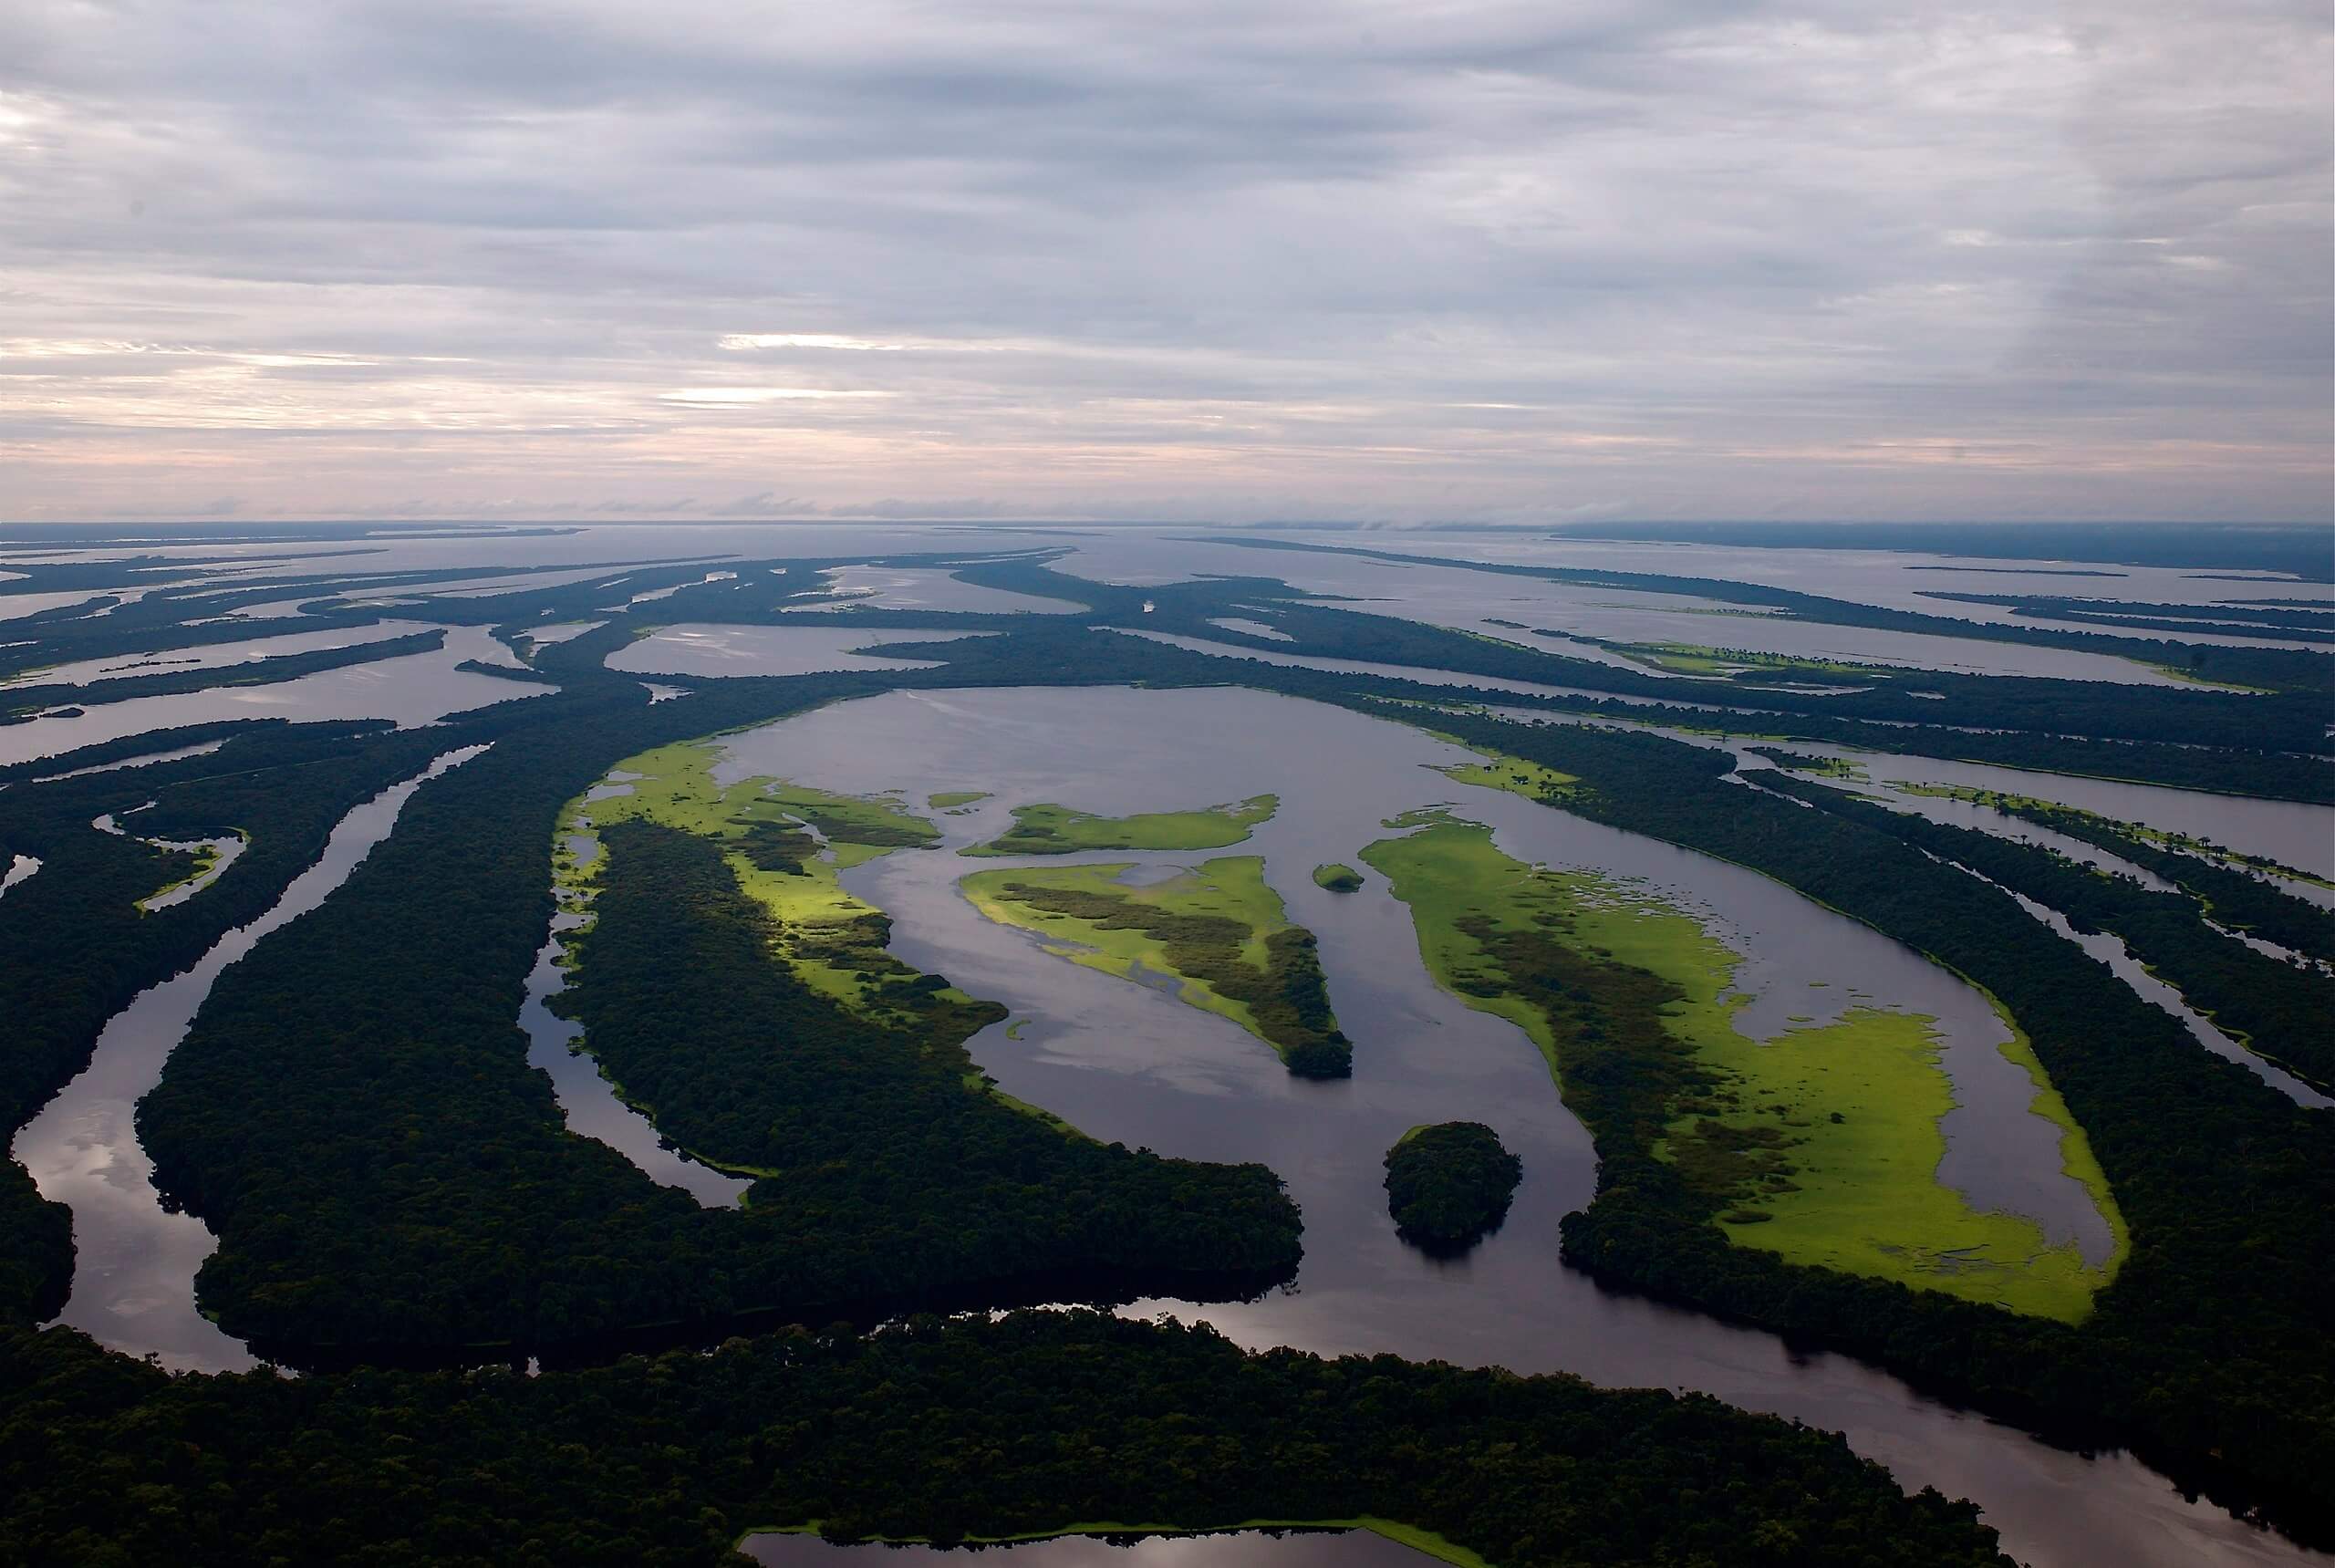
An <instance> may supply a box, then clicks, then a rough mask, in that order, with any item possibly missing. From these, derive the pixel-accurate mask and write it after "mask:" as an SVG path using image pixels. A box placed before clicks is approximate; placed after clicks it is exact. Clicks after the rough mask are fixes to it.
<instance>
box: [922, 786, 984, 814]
mask: <svg viewBox="0 0 2335 1568" xmlns="http://www.w3.org/2000/svg"><path fill="white" fill-rule="evenodd" d="M988 798H989V791H987V790H985V789H944V790H942V791H940V792H939V794H929V795H926V796H925V797H924V804H925V805H929V806H930V807H931V808H932V809H933V810H935V811H962V810H963V809H964V808H965V807H967V806H969V805H972V804H973V803H974V802H976V801H982V800H987V799H988Z"/></svg>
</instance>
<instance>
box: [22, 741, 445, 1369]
mask: <svg viewBox="0 0 2335 1568" xmlns="http://www.w3.org/2000/svg"><path fill="white" fill-rule="evenodd" d="M485 749H486V748H485V747H483V746H470V747H465V748H463V749H462V750H461V751H456V752H448V753H445V754H444V755H442V756H441V757H439V758H438V759H437V760H436V761H434V762H432V763H431V764H430V766H429V767H428V768H426V769H424V770H423V771H422V772H421V773H420V774H416V775H415V776H414V777H412V778H410V779H407V780H406V781H405V782H403V783H402V784H393V785H391V786H390V787H389V788H388V789H386V790H383V791H382V792H381V793H380V794H378V795H375V796H374V797H373V798H372V799H371V800H369V801H367V802H366V803H365V804H364V805H360V806H358V807H357V808H356V809H355V810H353V811H351V812H350V813H349V814H348V815H347V816H344V817H343V818H341V820H340V823H339V825H338V826H336V827H335V828H334V829H333V831H332V836H331V838H330V839H329V840H328V841H327V843H326V845H325V849H324V853H323V855H322V856H321V857H319V858H318V859H317V863H316V864H315V865H313V866H311V867H308V868H307V869H306V870H305V871H303V872H301V873H300V875H299V876H297V877H294V878H293V879H292V881H291V883H290V885H289V886H287V887H286V888H285V889H284V896H283V897H282V898H278V899H277V900H276V902H275V907H274V908H273V909H269V910H268V911H267V913H265V915H262V916H261V917H260V918H259V919H256V920H254V921H253V922H252V923H251V924H250V925H248V926H244V927H241V928H239V929H235V930H232V931H229V932H228V933H227V934H226V935H225V936H223V937H222V938H220V939H219V940H218V941H217V942H216V943H214V944H213V947H212V949H211V950H210V951H209V952H207V953H205V954H203V956H202V959H201V960H200V961H198V962H197V963H196V964H195V966H194V967H193V968H192V969H190V970H188V971H186V972H185V973H183V974H181V975H178V976H176V977H175V978H173V979H171V980H167V981H163V982H162V983H161V984H160V985H156V986H153V987H150V988H149V989H148V990H146V991H143V992H140V993H139V994H138V996H137V998H136V1000H134V1001H132V1002H130V1005H129V1006H128V1007H126V1008H124V1009H122V1011H121V1012H118V1013H116V1014H114V1016H113V1018H112V1019H111V1020H110V1021H109V1023H107V1024H106V1027H105V1031H104V1033H101V1034H100V1035H99V1037H98V1044H97V1049H96V1052H95V1053H94V1054H92V1055H91V1057H90V1059H89V1065H88V1067H87V1068H85V1069H83V1071H82V1072H81V1074H80V1075H79V1076H78V1077H77V1078H75V1079H74V1080H73V1081H72V1082H71V1083H69V1084H67V1085H66V1086H65V1087H64V1088H63V1089H62V1090H61V1091H59V1092H58V1094H57V1097H56V1098H55V1099H53V1100H51V1101H50V1102H49V1103H48V1105H47V1108H45V1109H44V1110H43V1111H42V1112H41V1114H40V1115H39V1116H36V1117H35V1118H33V1120H32V1121H31V1122H29V1123H28V1124H26V1127H25V1128H24V1130H23V1131H21V1132H19V1133H18V1134H17V1135H16V1146H15V1148H14V1153H15V1155H16V1158H17V1159H18V1160H19V1161H21V1162H22V1163H23V1165H24V1166H25V1168H26V1169H27V1170H29V1171H31V1172H32V1176H33V1180H34V1181H35V1182H36V1183H37V1184H38V1186H39V1188H40V1190H41V1195H42V1196H43V1197H45V1198H47V1199H50V1200H51V1201H52V1202H57V1203H62V1204H65V1205H66V1206H67V1207H68V1208H69V1209H71V1210H72V1211H73V1245H74V1250H75V1258H74V1267H73V1292H72V1295H71V1296H70V1298H69V1299H68V1300H67V1302H66V1303H65V1310H64V1312H63V1313H61V1314H59V1315H58V1318H57V1321H58V1322H60V1323H67V1324H72V1325H73V1326H74V1327H75V1328H78V1329H80V1330H82V1331H83V1332H84V1333H86V1334H89V1335H90V1336H91V1337H92V1338H94V1339H96V1340H97V1341H98V1342H99V1343H100V1344H102V1345H110V1346H112V1347H114V1348H116V1349H119V1350H123V1351H126V1352H128V1353H130V1355H152V1356H154V1357H155V1358H156V1359H157V1360H159V1361H160V1362H161V1364H162V1365H163V1366H168V1367H171V1368H172V1369H173V1370H184V1371H199V1372H233V1371H240V1370H243V1369H244V1368H247V1367H249V1366H253V1365H254V1357H253V1356H252V1354H251V1352H250V1351H248V1350H247V1349H245V1348H244V1344H243V1342H242V1341H241V1340H238V1339H234V1338H232V1337H230V1336H229V1335H228V1334H225V1333H224V1332H223V1331H222V1330H221V1329H220V1327H219V1326H218V1325H217V1324H214V1323H213V1322H212V1321H211V1320H210V1319H209V1318H207V1317H205V1316H204V1315H203V1314H202V1312H201V1311H199V1310H198V1309H197V1307H196V1305H195V1301H194V1276H195V1272H196V1271H197V1270H199V1269H200V1268H202V1262H203V1260H204V1259H206V1258H208V1257H210V1256H211V1254H212V1252H213V1251H214V1250H215V1249H216V1248H217V1246H218V1242H217V1240H216V1239H215V1238H214V1237H213V1235H212V1234H211V1231H209V1229H208V1228H206V1227H205V1226H204V1225H203V1223H202V1220H198V1219H197V1218H195V1217H194V1216H193V1215H192V1214H187V1213H183V1212H178V1211H174V1210H170V1209H167V1208H165V1207H164V1206H163V1204H162V1201H161V1197H160V1196H159V1195H158V1194H157V1193H156V1192H155V1190H154V1181H153V1177H154V1165H153V1161H151V1160H150V1159H149V1158H147V1156H146V1150H145V1148H144V1147H142V1146H141V1145H140V1143H139V1141H138V1128H137V1110H138V1102H139V1101H140V1100H141V1099H143V1098H144V1097H145V1096H146V1095H147V1094H148V1092H149V1091H150V1090H151V1089H152V1088H153V1087H154V1085H156V1084H158V1083H160V1082H161V1077H162V1064H164V1063H165V1062H167V1061H169V1060H170V1055H171V1051H173V1050H174V1049H176V1048H177V1045H178V1043H179V1042H180V1040H182V1039H183V1038H184V1037H185V1035H186V1032H187V1027H188V1025H190V1024H191V1023H193V1022H194V1015H195V1013H196V1012H198V1011H199V1010H200V1009H201V1008H202V1003H203V1000H204V999H205V998H206V997H208V996H209V995H210V994H211V988H212V986H213V983H215V982H216V981H217V980H218V978H219V976H220V974H221V973H222V972H223V971H225V970H226V968H227V966H228V965H230V964H232V963H234V962H235V961H237V960H239V959H241V958H242V957H243V956H244V954H246V953H248V952H250V951H251V950H252V949H253V948H254V946H256V945H257V944H258V943H259V942H260V941H261V940H262V939H264V938H265V937H266V936H267V935H268V934H269V933H270V932H273V931H275V930H278V929H282V928H283V927H285V926H286V925H289V924H290V923H291V922H292V921H294V920H296V919H298V918H299V917H300V916H302V915H304V914H306V913H307V912H308V911H309V910H310V909H315V908H316V907H317V905H319V904H321V903H323V902H324V900H325V898H326V896H327V894H329V893H331V891H332V890H333V889H334V888H337V887H339V886H340V884H341V882H342V881H343V880H345V879H346V878H347V877H348V874H349V872H350V871H352V870H353V869H355V868H356V867H357V864H358V862H359V861H361V860H363V859H364V858H365V857H366V856H367V855H368V854H370V853H371V852H372V849H373V846H375V845H376V844H379V842H380V841H381V840H382V839H384V838H386V837H388V836H389V830H390V828H391V827H392V826H395V825H396V823H397V819H398V813H399V812H400V810H402V809H403V808H404V806H405V803H406V801H407V800H408V799H409V798H410V796H411V795H412V794H413V792H414V791H415V790H417V789H419V788H420V787H421V785H422V784H425V783H426V782H428V781H429V780H431V779H433V778H436V777H437V776H438V775H439V774H442V773H444V772H446V771H447V770H448V769H449V768H452V767H455V766H458V765H459V764H461V763H465V762H468V761H469V760H470V759H471V758H472V757H474V756H476V755H478V754H479V753H481V752H483V751H484V750H485ZM254 1114H255V1115H265V1107H260V1106H254Z"/></svg>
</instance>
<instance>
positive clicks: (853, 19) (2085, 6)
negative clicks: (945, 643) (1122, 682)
mask: <svg viewBox="0 0 2335 1568" xmlns="http://www.w3.org/2000/svg"><path fill="white" fill-rule="evenodd" d="M2331 274H2335V238H2330V35H2329V11H2328V6H2327V5H2326V4H2325V0H2291V3H2289V0H2211V3H2209V4H2208V3H2199V4H2168V3H2164V0H2071V3H2070V4H2066V5H2052V4H2051V3H2050V0H2041V3H2040V4H2039V3H2037V0H2018V3H2017V4H2012V3H2008V0H2004V3H2002V4H1999V5H1993V6H1987V5H1960V4H1935V5H1924V4H1919V3H1916V4H1912V5H1897V6H1874V5H1870V4H1866V3H1864V0H1792V3H1786V4H1759V3H1757V0H1630V3H1623V0H1555V3H1553V4H1552V3H1551V0H1531V3H1527V4H1518V5H1507V4H1440V3H1438V0H1403V3H1400V4H1375V3H1368V0H1346V3H1343V4H1328V3H1323V0H1184V3H1180V4H1173V5H1167V4H1161V5H1152V4H1114V3H1107V0H1104V3H1097V0H1058V3H1055V0H1003V3H1000V0H956V3H952V4H935V5H916V4H900V3H897V0H853V3H852V4H849V5H812V4H807V3H798V4H795V5H772V4H766V3H760V0H723V3H721V4H713V3H711V0H657V3H656V4H653V5H645V4H641V3H640V0H564V3H553V0H460V3H450V0H364V3H350V0H300V3H299V4H296V5H285V4H282V3H280V0H270V3H257V0H8V3H7V4H5V5H0V517H15V518H49V517H129V516H134V517H144V518H152V517H166V516H171V517H194V516H239V517H270V516H349V515H381V516H391V515H420V516H470V517H517V516H568V515H603V514H605V515H627V516H638V515H667V514H669V515H677V516H726V517H739V516H792V515H959V516H968V515H999V516H1004V515H1016V516H1042V515H1043V516H1064V515H1087V516H1101V517H1172V518H1178V519H1221V520H1250V519H1266V518H1292V517H1356V518H1371V519H1385V520H1396V521H1401V520H1434V519H1452V520H1481V521H1500V522H1516V521H1532V520H1542V519H1552V518H1577V517H1592V518H1596V517H1616V516H1627V517H1790V518H1811V517H1813V518H1829V517H1878V518H1898V517H1904V518H1931V517H1953V516H1967V517H1987V518H1999V517H2010V518H2019V517H2033V518H2039V519H2050V518H2075V517H2084V518H2100V517H2111V518H2113V517H2135V516H2147V517H2164V516H2173V517H2181V516H2188V517H2237V518H2256V517H2260V518H2317V517H2325V516H2326V515H2327V514H2328V512H2329V507H2330V332H2331V331H2335V323H2330V295H2335V281H2330V275H2331Z"/></svg>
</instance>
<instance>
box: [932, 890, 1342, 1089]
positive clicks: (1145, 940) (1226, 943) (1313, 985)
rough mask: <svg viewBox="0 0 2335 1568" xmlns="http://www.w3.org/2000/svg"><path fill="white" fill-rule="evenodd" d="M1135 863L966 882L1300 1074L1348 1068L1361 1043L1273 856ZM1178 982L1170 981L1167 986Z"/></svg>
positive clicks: (1095, 964) (993, 910) (1333, 1073)
mask: <svg viewBox="0 0 2335 1568" xmlns="http://www.w3.org/2000/svg"><path fill="white" fill-rule="evenodd" d="M1127 869H1128V867H1127V866H1126V864H1120V865H1111V866H1051V867H1032V868H1028V869H1011V870H1008V869H1000V870H996V871H976V872H974V873H973V874H972V875H970V876H969V877H965V878H964V879H963V880H962V881H961V882H960V884H959V886H960V887H961V888H963V889H964V893H965V896H966V898H969V899H970V900H971V901H972V904H973V907H974V908H975V909H979V910H981V913H982V914H984V915H986V916H988V917H989V918H990V919H992V920H995V921H997V922H999V923H1000V924H1001V925H1010V926H1019V927H1021V928H1022V929H1024V930H1029V931H1034V932H1036V933H1037V934H1038V935H1039V937H1040V939H1041V940H1042V941H1043V945H1044V947H1045V949H1046V950H1047V951H1048V952H1051V953H1053V954H1055V955H1056V956H1058V957H1062V958H1066V959H1069V960H1070V961H1073V962H1074V963H1080V964H1084V965H1085V966H1086V967H1087V968H1089V969H1096V970H1100V971H1103V972H1104V973H1105V974H1112V975H1116V976H1118V977H1119V978H1120V979H1122V980H1129V981H1138V982H1157V981H1167V982H1170V987H1172V990H1173V992H1174V994H1175V995H1176V996H1177V997H1178V999H1179V1000H1181V1001H1182V1002H1186V1003H1188V1004H1189V1005H1190V1006H1193V1007H1198V1008H1201V1009H1203V1010H1205V1011H1207V1012H1214V1013H1218V1014H1219V1015H1221V1016H1223V1017H1226V1018H1229V1019H1230V1020H1232V1022H1234V1023H1238V1024H1239V1025H1240V1027H1241V1028H1243V1029H1245V1030H1247V1031H1248V1032H1249V1033H1251V1034H1254V1035H1255V1036H1256V1037H1257V1038H1258V1039H1260V1040H1262V1041H1263V1042H1265V1044H1268V1045H1271V1047H1272V1048H1273V1049H1274V1050H1275V1051H1276V1052H1278V1053H1280V1054H1281V1058H1282V1061H1283V1062H1285V1063H1286V1064H1288V1066H1289V1070H1290V1071H1291V1072H1292V1073H1294V1074H1297V1075H1300V1076H1301V1077H1344V1076H1345V1075H1347V1074H1348V1073H1349V1072H1351V1071H1352V1058H1353V1049H1352V1047H1351V1046H1350V1045H1349V1044H1347V1042H1346V1037H1345V1036H1344V1034H1343V1033H1339V1031H1338V1024H1337V1020H1336V1018H1335V1017H1334V1016H1333V1015H1332V1013H1331V1012H1330V1001H1329V993H1328V991H1327V989H1326V987H1325V985H1324V983H1323V977H1322V966H1321V961H1320V960H1319V959H1318V958H1317V957H1316V956H1315V953H1314V947H1313V932H1311V931H1309V930H1307V929H1305V928H1304V927H1302V926H1299V925H1293V924H1292V923H1291V922H1290V919H1289V917H1288V913H1287V911H1286V910H1285V909H1283V907H1282V901H1281V897H1280V895H1278V894H1277V893H1275V892H1274V891H1273V890H1272V888H1271V887H1270V886H1268V885H1267V884H1266V882H1265V877H1264V860H1263V859H1262V857H1259V856H1254V855H1229V856H1220V857H1217V858H1216V859H1213V860H1209V861H1206V862H1203V863H1202V864H1201V865H1199V867H1194V868H1193V869H1191V870H1188V871H1186V872H1184V873H1183V874H1181V875H1180V876H1178V877H1172V878H1170V879H1169V880H1167V881H1165V882H1157V883H1153V884H1151V885H1149V886H1147V887H1140V888H1135V887H1128V886H1126V885H1125V884H1123V883H1121V882H1120V881H1119V880H1118V877H1119V876H1120V874H1121V873H1123V872H1125V871H1126V870H1127ZM1170 987H1163V989H1167V988H1170Z"/></svg>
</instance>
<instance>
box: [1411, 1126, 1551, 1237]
mask: <svg viewBox="0 0 2335 1568" xmlns="http://www.w3.org/2000/svg"><path fill="white" fill-rule="evenodd" d="M1523 1175H1524V1164H1523V1162H1522V1161H1521V1160H1520V1159H1518V1158H1516V1157H1515V1156H1514V1155H1512V1154H1510V1153H1509V1152H1508V1150H1507V1148H1506V1147H1503V1146H1502V1145H1501V1143H1500V1135H1499V1134H1497V1133H1495V1132H1493V1131H1492V1129H1491V1128H1489V1127H1486V1126H1484V1124H1483V1123H1481V1122H1437V1123H1436V1124H1435V1125H1434V1126H1432V1127H1413V1128H1412V1129H1411V1130H1410V1131H1409V1132H1406V1133H1405V1134H1404V1135H1403V1137H1402V1141H1401V1142H1399V1143H1397V1144H1396V1146H1395V1147H1393V1148H1390V1149H1388V1150H1387V1151H1386V1210H1387V1212H1388V1213H1390V1214H1392V1215H1394V1217H1395V1225H1396V1229H1397V1230H1398V1231H1401V1232H1402V1236H1403V1239H1404V1240H1405V1241H1411V1242H1414V1243H1416V1244H1417V1245H1418V1246H1421V1247H1424V1248H1426V1249H1427V1250H1428V1251H1435V1252H1443V1253H1455V1252H1459V1251H1465V1250H1466V1249H1467V1248H1468V1246H1469V1245H1471V1244H1472V1243H1474V1242H1475V1241H1478V1240H1479V1238H1481V1237H1482V1236H1484V1235H1485V1234H1487V1233H1488V1232H1489V1231H1494V1230H1496V1229H1498V1228H1499V1226H1500V1221H1501V1220H1505V1219H1506V1218H1508V1205H1509V1199H1511V1198H1513V1197H1514V1196H1515V1195H1516V1184H1517V1182H1518V1181H1520V1179H1522V1178H1523Z"/></svg>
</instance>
